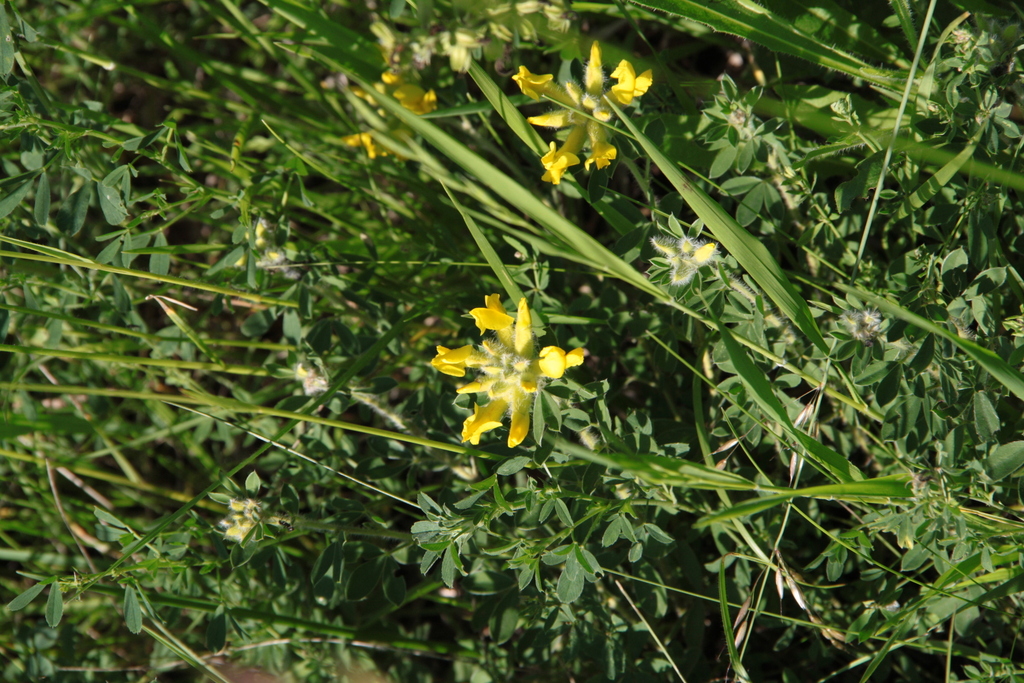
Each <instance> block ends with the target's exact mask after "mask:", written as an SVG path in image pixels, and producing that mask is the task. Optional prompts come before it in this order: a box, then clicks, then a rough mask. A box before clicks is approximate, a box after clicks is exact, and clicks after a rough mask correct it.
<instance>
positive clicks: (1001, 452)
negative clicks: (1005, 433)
mask: <svg viewBox="0 0 1024 683" xmlns="http://www.w3.org/2000/svg"><path fill="white" fill-rule="evenodd" d="M987 464H988V475H989V476H990V477H992V480H993V481H999V480H1000V479H1003V478H1005V477H1008V476H1010V475H1011V474H1013V473H1014V472H1016V471H1017V470H1019V469H1020V467H1021V465H1024V441H1011V442H1010V443H1004V444H1003V445H1001V446H999V447H998V448H997V449H995V450H994V451H993V452H992V455H990V456H988V461H987Z"/></svg>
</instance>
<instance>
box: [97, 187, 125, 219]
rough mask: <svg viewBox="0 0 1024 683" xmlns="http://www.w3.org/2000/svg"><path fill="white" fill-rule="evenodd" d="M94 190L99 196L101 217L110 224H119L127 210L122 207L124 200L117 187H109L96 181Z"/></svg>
mask: <svg viewBox="0 0 1024 683" xmlns="http://www.w3.org/2000/svg"><path fill="white" fill-rule="evenodd" d="M96 192H97V193H98V195H99V198H100V210H101V211H103V218H105V219H106V221H107V223H110V224H111V225H120V224H121V222H122V221H123V220H124V219H125V218H127V217H128V210H127V209H125V207H124V201H123V200H122V199H121V194H120V192H118V190H117V188H114V187H110V186H109V185H107V184H105V183H96Z"/></svg>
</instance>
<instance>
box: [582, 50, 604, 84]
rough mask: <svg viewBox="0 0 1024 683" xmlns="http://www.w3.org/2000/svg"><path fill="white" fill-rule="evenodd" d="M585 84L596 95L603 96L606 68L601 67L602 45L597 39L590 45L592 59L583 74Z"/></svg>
mask: <svg viewBox="0 0 1024 683" xmlns="http://www.w3.org/2000/svg"><path fill="white" fill-rule="evenodd" d="M583 86H584V87H585V88H586V89H587V93H588V94H590V95H593V96H594V97H600V96H601V90H602V89H603V87H604V70H602V69H601V45H600V44H599V43H598V42H597V41H596V40H595V41H594V42H593V44H592V45H591V46H590V61H588V62H587V69H586V72H585V74H584V76H583Z"/></svg>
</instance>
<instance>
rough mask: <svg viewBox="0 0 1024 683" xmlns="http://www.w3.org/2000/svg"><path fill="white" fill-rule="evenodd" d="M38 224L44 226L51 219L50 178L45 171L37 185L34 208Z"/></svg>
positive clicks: (33, 212) (34, 216)
mask: <svg viewBox="0 0 1024 683" xmlns="http://www.w3.org/2000/svg"><path fill="white" fill-rule="evenodd" d="M32 216H33V218H35V219H36V225H40V226H44V225H46V224H47V222H48V221H49V220H50V178H49V176H47V175H46V173H43V174H41V175H40V176H39V184H38V185H37V186H36V202H35V206H34V207H33V210H32Z"/></svg>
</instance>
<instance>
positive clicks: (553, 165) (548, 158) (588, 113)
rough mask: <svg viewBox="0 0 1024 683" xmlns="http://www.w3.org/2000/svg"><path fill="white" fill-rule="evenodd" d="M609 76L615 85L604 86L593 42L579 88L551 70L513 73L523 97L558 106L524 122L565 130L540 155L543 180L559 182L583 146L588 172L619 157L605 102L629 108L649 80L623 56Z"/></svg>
mask: <svg viewBox="0 0 1024 683" xmlns="http://www.w3.org/2000/svg"><path fill="white" fill-rule="evenodd" d="M611 78H613V79H615V81H616V83H615V84H614V85H612V86H611V87H607V83H606V80H605V75H604V67H603V65H602V64H601V45H600V44H599V43H598V42H597V41H594V42H593V43H592V44H591V46H590V59H589V60H588V61H587V63H586V65H585V66H584V77H583V85H582V86H581V85H579V84H577V83H575V82H573V81H565V82H564V83H562V84H560V85H559V84H557V83H555V81H554V76H552V75H551V74H534V73H530V70H529V69H527V68H526V67H525V66H520V67H519V73H517V74H516V75H515V76H513V77H512V80H514V81H515V82H516V84H517V85H519V89H520V90H522V92H523V94H524V95H526V96H528V97H530V98H532V99H534V100H541V99H544V100H547V101H549V102H552V103H554V104H556V105H558V106H559V108H558V109H556V110H554V111H552V112H549V113H547V114H541V115H540V116H531V117H529V118H528V119H526V120H527V121H529V122H530V123H532V124H533V125H535V126H541V127H547V128H568V129H569V132H568V135H567V136H566V138H565V141H564V142H563V143H562V144H561V145H557V144H556V143H554V142H551V143H550V147H549V150H548V153H547V154H545V155H544V156H543V157H542V158H541V163H542V164H543V165H544V175H543V176H542V177H541V180H544V181H546V182H549V183H552V184H553V185H558V184H559V183H560V182H562V176H563V175H565V173H566V172H567V171H568V170H569V168H570V167H572V166H575V165H577V164H579V163H580V157H579V155H580V154H581V153H582V152H583V150H584V149H589V150H590V153H589V154H588V155H587V158H586V161H585V162H583V163H584V168H586V169H587V170H588V171H589V170H590V167H591V166H592V165H594V166H597V168H599V169H601V168H605V167H607V166H608V165H610V164H611V162H612V161H613V160H614V159H615V157H616V156H617V155H618V150H617V149H616V147H615V146H614V145H612V144H611V143H610V142H608V122H609V121H611V119H612V115H613V113H614V112H613V110H612V108H611V107H610V106H609V101H614V102H616V103H617V104H619V105H621V106H628V105H630V104H632V103H633V101H634V100H635V99H636V98H638V97H640V96H641V95H643V94H644V93H646V92H647V90H648V88H650V87H651V84H652V83H653V80H652V72H651V70H650V69H648V70H647V71H644V72H643V73H641V74H640V75H637V73H636V69H635V68H634V66H633V64H632V63H630V62H629V61H627V60H625V59H623V60H622V61H620V62H619V65H618V66H617V67H616V68H615V70H614V71H612V73H611Z"/></svg>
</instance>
